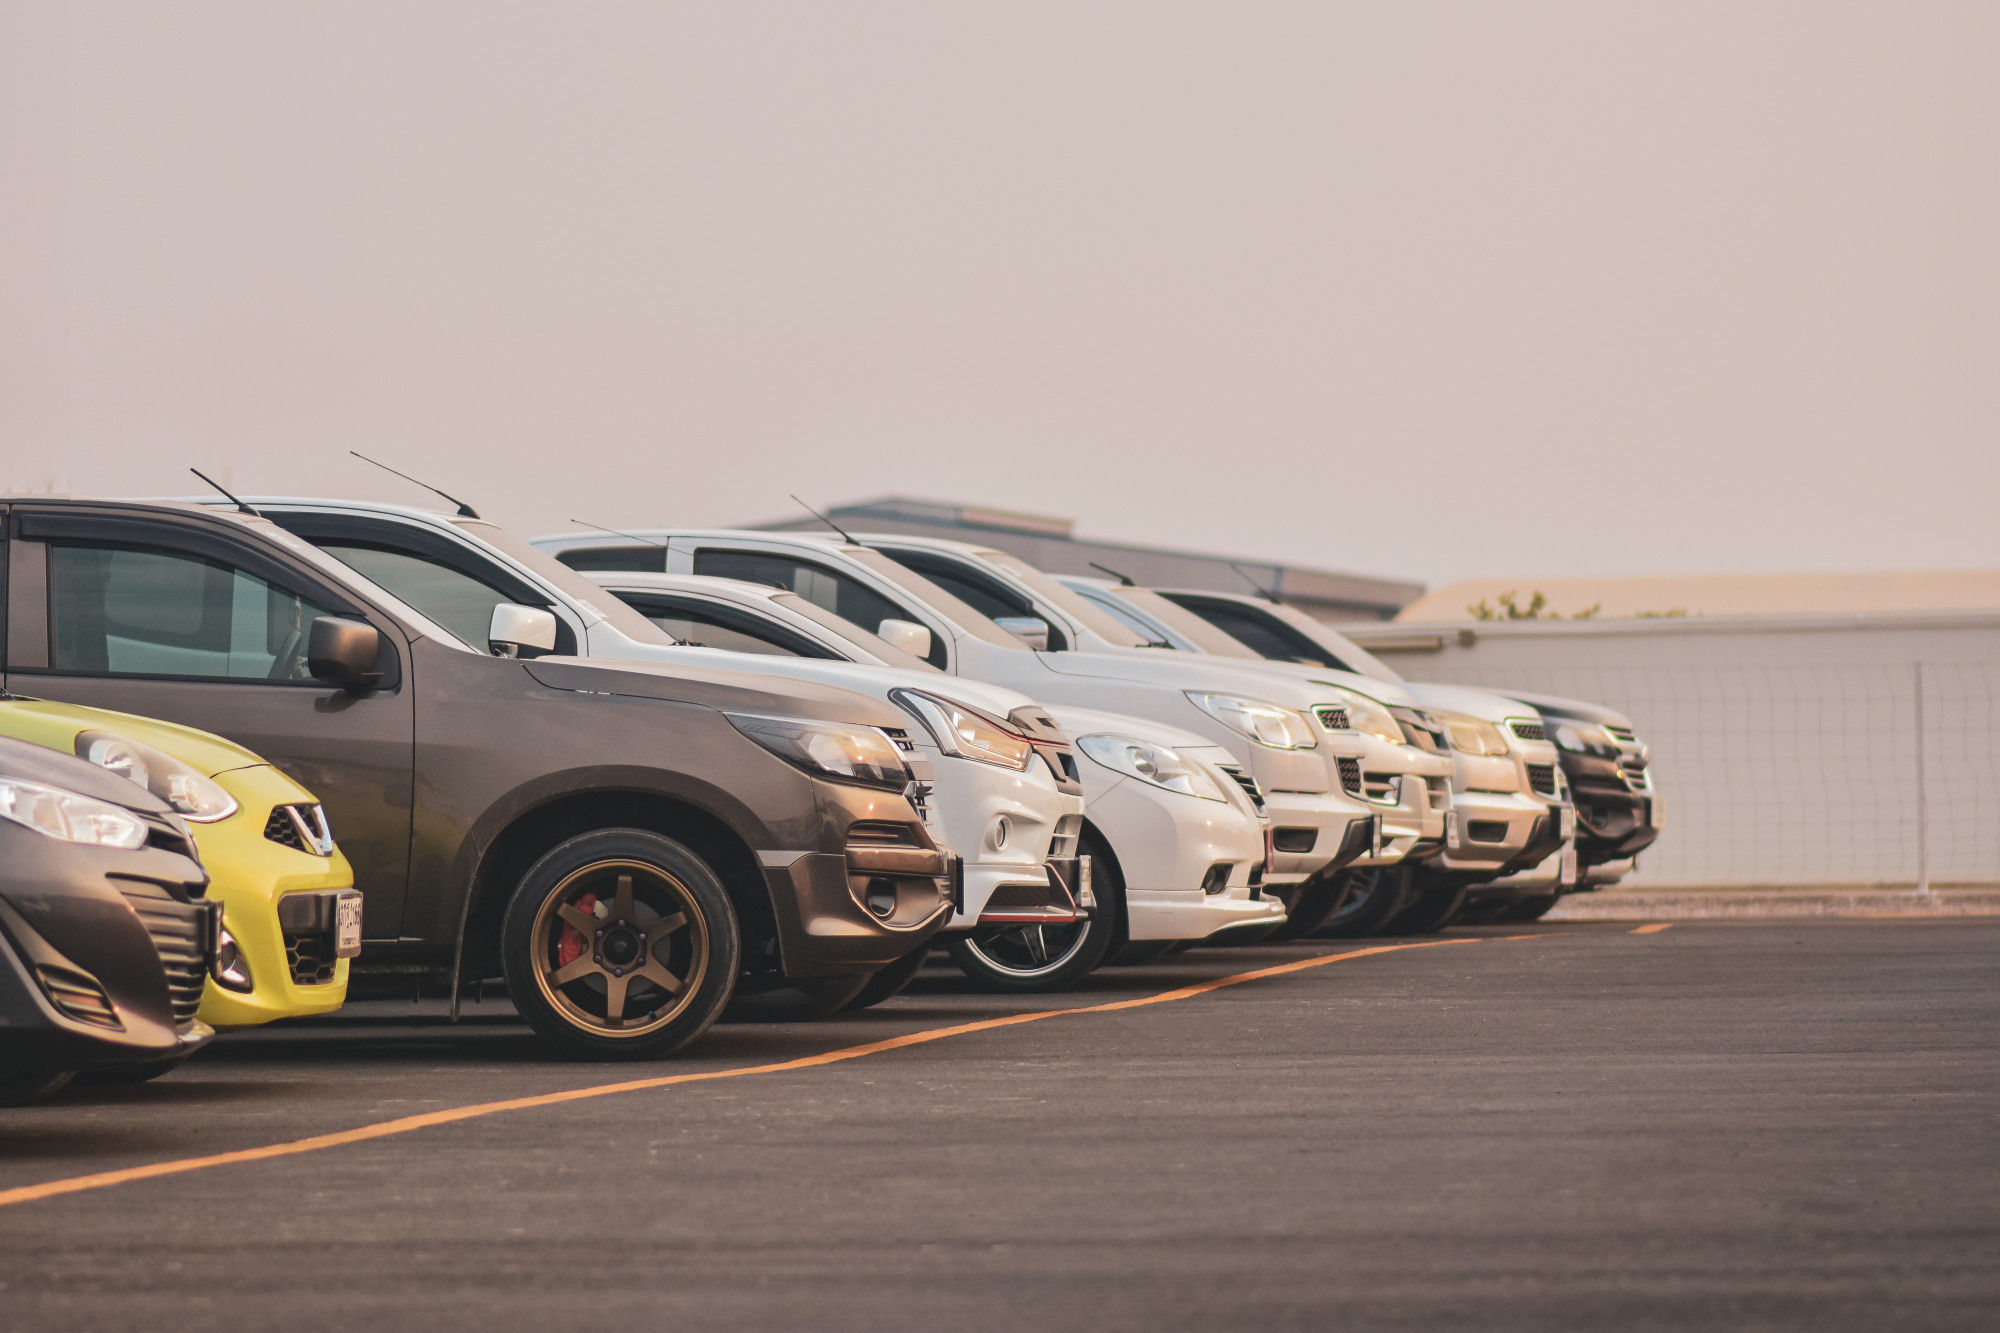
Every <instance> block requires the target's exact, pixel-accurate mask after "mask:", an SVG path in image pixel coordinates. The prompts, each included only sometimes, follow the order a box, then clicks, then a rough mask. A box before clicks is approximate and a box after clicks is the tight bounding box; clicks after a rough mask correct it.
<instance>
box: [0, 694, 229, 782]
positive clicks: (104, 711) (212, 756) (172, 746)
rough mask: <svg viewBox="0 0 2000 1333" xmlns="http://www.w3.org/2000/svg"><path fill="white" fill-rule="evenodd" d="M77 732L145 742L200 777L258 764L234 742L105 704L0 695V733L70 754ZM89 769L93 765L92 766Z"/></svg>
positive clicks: (74, 746) (74, 745)
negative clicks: (107, 733) (92, 705)
mask: <svg viewBox="0 0 2000 1333" xmlns="http://www.w3.org/2000/svg"><path fill="white" fill-rule="evenodd" d="M83 731H110V732H115V733H117V734H118V735H120V736H123V737H124V738H125V739H126V740H130V741H137V742H139V743H140V744H141V745H150V746H152V747H153V748H154V749H155V750H158V751H159V752H160V753H162V754H164V755H167V756H169V757H171V758H174V759H178V760H180V761H181V762H182V763H183V764H186V765H187V766H188V767H189V768H192V769H194V770H195V771H196V772H198V773H200V774H201V775H202V776H204V777H210V778H212V777H214V776H215V775H216V774H218V773H227V772H229V771H230V770H231V769H235V768H253V767H255V766H257V765H259V764H262V763H263V762H264V759H263V757H262V756H261V755H258V754H254V753H252V752H251V751H249V750H246V749H244V748H243V747H242V746H240V745H238V744H236V743H235V742H234V741H226V740H224V739H222V737H220V736H215V735H211V734H210V733H208V732H206V731H196V730H195V729H194V728H193V727H183V726H180V725H179V724H178V723H173V722H162V721H160V720H159V719H158V718H151V717H137V716H134V715H133V714H131V713H114V712H112V711H111V710H110V709H108V708H87V707H85V706H83V705H81V704H59V703H51V702H50V701H48V700H46V699H25V698H19V697H8V698H5V699H0V736H12V737H14V738H15V739H16V740H23V741H28V742H30V743H32V744H35V745H41V746H46V747H47V748H49V749H51V750H61V751H62V752H63V753H65V754H71V753H74V751H75V748H76V737H77V733H78V732H83ZM89 767H91V768H93V769H95V768H96V765H94V764H92V765H89ZM100 771H101V770H100ZM119 781H121V782H123V781H124V779H122V778H121V779H119ZM126 785H128V786H129V785H130V784H129V783H127V784H126Z"/></svg>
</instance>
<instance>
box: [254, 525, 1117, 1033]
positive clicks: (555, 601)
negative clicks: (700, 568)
mask: <svg viewBox="0 0 2000 1333" xmlns="http://www.w3.org/2000/svg"><path fill="white" fill-rule="evenodd" d="M251 503H252V504H254V505H255V506H256V507H257V509H258V511H259V512H260V513H262V514H264V515H265V516H266V517H267V518H269V519H270V520H271V521H272V522H274V523H277V524H279V525H280V526H281V527H283V528H285V529H286V530H287V531H289V532H291V533H293V534H294V535H296V536H299V537H303V538H304V539H305V540H307V541H309V542H312V543H313V544H314V545H315V546H317V547H319V548H320V549H321V550H322V551H324V552H326V553H327V554H329V555H331V556H333V557H335V558H336V559H338V560H340V561H341V562H342V563H344V564H346V565H348V566H350V567H351V568H353V569H354V570H355V572H357V573H358V574H360V575H362V576H363V577H364V578H367V579H369V580H371V581H372V582H374V583H377V584H379V585H380V586H382V587H383V588H386V589H387V590H388V591H389V592H390V593H391V594H393V595H394V596H396V597H397V598H399V599H401V600H402V601H404V602H406V603H408V604H409V605H411V606H414V607H415V608H417V610H419V611H422V612H424V613H425V614H427V615H429V616H431V617H433V618H434V619H437V620H438V621H440V622H441V623H443V624H445V625H447V626H450V627H456V628H457V629H458V631H459V632H460V633H461V634H462V635H463V634H476V633H478V632H479V628H480V627H482V626H484V625H486V624H487V623H488V622H489V621H490V620H491V618H492V616H493V615H494V613H495V611H496V610H498V609H499V608H500V607H502V606H507V605H512V606H526V607H532V608H535V609H537V610H538V611H540V612H545V613H547V614H548V615H550V616H552V617H553V618H554V619H555V622H556V626H557V631H556V632H557V636H558V646H559V648H560V649H561V650H562V651H565V652H572V653H574V654H575V655H576V656H579V657H589V658H592V659H597V660H628V661H645V662H658V663H665V664H668V665H680V666H698V667H707V668H721V669H726V670H739V671H744V672H749V673H753V674H756V675H762V676H779V677H786V678H789V679H793V680H799V681H806V682H816V683H818V684H821V685H835V686H839V687H841V688H844V689H850V690H855V691H858V692H860V693H863V694H867V695H871V696H873V697H875V698H877V699H880V700H882V701H883V702H884V703H887V704H890V705H892V706H894V707H896V708H897V709H899V710H901V712H902V713H904V714H907V716H906V717H904V718H903V719H902V721H903V724H904V726H905V728H906V731H907V734H908V739H909V740H910V742H911V744H912V746H913V749H914V752H915V753H917V754H919V755H920V756H921V757H922V758H923V759H925V760H928V761H929V768H930V773H931V777H930V785H929V791H928V793H927V797H928V799H927V801H926V803H925V813H926V816H927V819H928V822H929V827H930V830H931V835H932V837H933V838H935V839H936V840H937V841H938V842H939V843H940V844H941V845H943V846H944V847H945V848H947V849H949V850H951V851H953V852H955V853H957V854H958V856H959V857H960V858H961V870H960V881H961V882H960V887H959V892H958V894H957V903H956V910H955V911H954V912H953V915H952V917H951V919H950V921H948V922H947V923H946V925H945V929H946V930H947V931H951V932H957V933H963V932H966V931H971V930H975V929H998V928H1001V927H1003V926H1004V927H1006V928H1008V929H1012V930H1017V931H1023V930H1029V929H1039V928H1043V927H1050V928H1052V927H1056V926H1061V925H1067V924H1070V923H1075V922H1079V921H1081V920H1083V919H1085V918H1087V916H1088V914H1089V909H1088V907H1087V906H1086V905H1084V904H1083V903H1082V902H1081V901H1080V899H1082V898H1083V897H1084V895H1085V886H1084V870H1083V867H1082V865H1081V864H1080V863H1079V860H1078V850H1077V847H1078V836H1079V833H1080V831H1081V828H1082V823H1083V808H1084V796H1083V786H1082V784H1081V783H1080V782H1079V781H1078V778H1077V773H1076V762H1075V759H1074V758H1073V757H1072V756H1071V753H1070V746H1069V741H1068V738H1066V737H1065V736H1063V734H1062V733H1061V731H1060V730H1058V729H1057V728H1056V727H1055V726H1054V725H1053V724H1051V723H1049V722H1048V721H1047V719H1046V717H1045V716H1044V715H1043V714H1042V710H1041V708H1040V706H1039V705H1037V704H1036V703H1035V702H1034V701H1033V700H1032V699H1030V698H1028V697H1027V696H1026V695H1023V694H1021V693H1019V692H1018V691H1014V690H1008V689H1002V688H1000V687H997V686H992V685H986V684H983V683H981V682H978V681H972V680H964V679H961V678H958V677H954V676H947V675H944V674H942V673H940V672H938V671H936V670H934V669H932V668H931V667H930V666H929V665H928V664H926V663H925V662H923V661H922V660H920V659H917V658H912V657H907V656H905V655H902V654H899V653H897V652H896V651H895V650H894V649H889V648H887V646H886V645H883V649H884V650H885V651H884V652H882V653H878V654H870V655H859V654H839V653H835V652H833V651H830V650H821V651H816V652H815V651H793V652H786V651H783V650H782V648H780V647H778V646H776V645H765V644H762V642H761V641H760V640H758V639H757V638H756V637H755V636H754V635H752V636H747V637H746V636H744V635H742V634H740V633H732V632H731V631H730V630H729V629H728V628H726V627H724V626H721V625H716V624H709V625H706V626H704V627H703V628H702V630H701V631H700V634H699V635H697V634H696V633H695V632H693V630H692V629H691V628H688V627H684V626H682V625H680V624H679V622H678V621H675V620H673V619H672V618H671V617H669V618H666V619H660V618H657V617H650V616H648V615H646V614H644V611H643V609H642V611H641V613H639V614H635V613H634V612H633V611H631V610H628V609H627V608H626V607H625V606H624V605H623V604H622V603H621V602H620V601H618V600H616V599H612V598H607V597H606V596H605V594H604V591H603V589H601V588H600V587H598V586H597V585H596V584H594V583H592V582H590V581H589V580H588V579H586V578H584V577H583V576H582V575H581V574H579V573H577V572H576V571H575V570H573V569H571V568H569V566H567V565H564V564H562V563H560V562H558V561H557V560H555V559H554V558H553V557H551V556H550V555H548V554H547V553H546V552H544V551H541V550H539V549H538V548H536V547H533V546H530V545H529V544H527V543H526V542H523V541H520V540H519V539H517V538H515V537H513V536H512V535H511V534H509V533H507V532H506V531H504V530H503V529H500V528H498V527H496V526H495V525H493V524H491V523H487V522H485V521H483V520H480V519H477V518H472V517H468V516H466V515H462V514H461V515H452V514H442V513H438V512H436V511H433V510H426V509H415V508H410V507H407V506H399V505H380V504H365V503H360V502H353V501H341V500H305V499H297V498H276V497H254V498H253V499H252V500H251ZM724 614H726V613H724ZM662 624H665V625H668V626H669V627H670V629H662V628H661V627H660V626H661V625H662ZM684 629H686V631H687V632H682V631H683V630H684ZM907 632H917V633H922V632H923V631H921V630H919V629H918V628H917V627H916V626H914V625H912V626H910V627H909V631H907ZM787 635H791V636H792V637H796V634H795V633H794V632H792V631H782V630H781V631H778V632H777V637H778V638H779V639H780V640H781V641H782V640H783V639H784V638H785V637H786V636H787ZM711 640H712V641H713V642H712V643H711V642H709V641H711ZM759 647H764V648H767V649H768V651H759V652H758V653H757V655H756V656H754V657H751V656H747V655H746V653H745V650H746V649H748V650H751V651H756V650H757V649H758V648H759ZM890 657H902V659H903V660H901V661H891V660H887V659H888V658H890ZM920 962H921V959H914V960H908V961H907V962H906V963H905V964H904V965H902V966H900V967H899V968H897V969H895V970H893V971H889V972H886V973H884V974H882V975H879V976H877V977H876V978H875V979H873V980H869V979H867V978H865V977H856V978H853V979H852V981H851V986H852V989H853V991H854V992H855V993H853V994H851V995H849V994H843V993H842V992H841V989H840V987H839V986H834V987H831V988H816V990H815V993H814V994H813V995H811V996H806V995H796V994H791V993H789V992H788V993H787V994H786V995H785V996H784V997H783V1003H782V1004H775V1003H774V1004H767V1005H766V1009H767V1011H768V1012H767V1016H771V1017H787V1018H800V1017H807V1016H811V1015H813V1014H815V1013H817V1012H830V1011H831V1010H833V1009H836V1008H839V1007H840V1006H841V1005H842V1004H848V1005H853V1004H855V1003H857V1002H858V1003H867V1002H871V1001H877V1000H879V999H884V998H887V996H888V995H889V994H892V993H894V990H895V989H896V988H897V985H898V982H899V981H906V980H907V979H908V977H909V976H911V975H914V972H915V970H916V966H917V965H918V964H919V963H920ZM975 970H976V969H975ZM979 979H981V980H987V981H992V982H995V983H997V984H1002V985H1006V984H1009V979H1008V978H1007V977H1006V976H1004V975H1000V974H998V973H991V972H981V973H980V974H979ZM742 1007H743V1006H739V1009H741V1008H742Z"/></svg>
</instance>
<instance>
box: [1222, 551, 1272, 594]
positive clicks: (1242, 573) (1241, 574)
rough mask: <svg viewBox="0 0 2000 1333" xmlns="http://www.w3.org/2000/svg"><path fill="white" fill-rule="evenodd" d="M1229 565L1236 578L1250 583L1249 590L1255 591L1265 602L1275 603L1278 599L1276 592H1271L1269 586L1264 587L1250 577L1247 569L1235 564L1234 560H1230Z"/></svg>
mask: <svg viewBox="0 0 2000 1333" xmlns="http://www.w3.org/2000/svg"><path fill="white" fill-rule="evenodd" d="M1229 567H1230V568H1231V569H1233V570H1235V571H1236V576H1237V577H1238V578H1240V579H1242V580H1243V581H1244V582H1245V583H1247V584H1249V585H1250V591H1251V592H1254V593H1256V594H1257V595H1258V596H1259V597H1261V598H1263V599H1264V600H1265V601H1267V602H1273V603H1275V602H1276V601H1277V600H1278V597H1277V594H1276V593H1274V592H1272V591H1271V590H1270V589H1269V588H1266V587H1265V586H1264V585H1263V584H1261V583H1259V582H1257V580H1255V579H1253V578H1251V577H1250V575H1249V573H1248V571H1246V570H1245V569H1244V568H1243V566H1241V565H1239V564H1237V563H1236V562H1235V561H1234V560H1231V561H1230V562H1229Z"/></svg>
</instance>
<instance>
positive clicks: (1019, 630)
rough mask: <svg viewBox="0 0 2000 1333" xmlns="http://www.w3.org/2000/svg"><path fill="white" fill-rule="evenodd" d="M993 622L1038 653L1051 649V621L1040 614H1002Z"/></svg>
mask: <svg viewBox="0 0 2000 1333" xmlns="http://www.w3.org/2000/svg"><path fill="white" fill-rule="evenodd" d="M993 623H994V624H996V625H998V626H999V627H1000V628H1001V629H1004V630H1006V631H1007V632H1008V633H1009V634H1011V635H1013V636H1014V637H1015V638H1017V639H1019V640H1020V641H1021V642H1022V643H1025V644H1027V645H1028V647H1030V648H1033V649H1034V650H1035V651H1036V652H1038V653H1045V652H1047V651H1048V650H1049V622H1048V621H1046V620H1043V619H1042V618H1041V617H1040V616H1001V617H999V618H998V619H996V620H995V621H994V622H993Z"/></svg>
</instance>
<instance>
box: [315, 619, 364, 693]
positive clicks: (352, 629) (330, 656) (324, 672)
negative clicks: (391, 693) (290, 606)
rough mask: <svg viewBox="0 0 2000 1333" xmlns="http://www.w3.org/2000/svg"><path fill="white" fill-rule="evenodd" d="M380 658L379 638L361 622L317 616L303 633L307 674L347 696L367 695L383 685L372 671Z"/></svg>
mask: <svg viewBox="0 0 2000 1333" xmlns="http://www.w3.org/2000/svg"><path fill="white" fill-rule="evenodd" d="M381 657H382V635H381V633H380V632H379V631H378V630H377V629H376V628H375V627H374V626H373V625H370V624H367V623H366V622H364V621H360V620H349V619H347V618H346V617H345V616H318V617H315V618H314V620H313V623H312V628H311V629H309V630H307V631H306V672H307V674H308V675H310V676H311V677H312V678H313V679H314V680H321V681H325V682H326V683H327V684H329V685H333V686H337V687H338V688H340V689H343V690H346V691H347V692H348V693H349V694H366V693H367V692H368V691H370V690H372V689H374V688H375V687H376V686H377V685H379V684H381V683H382V673H381V672H379V671H377V670H376V669H375V664H376V663H377V662H378V661H380V660H381Z"/></svg>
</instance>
